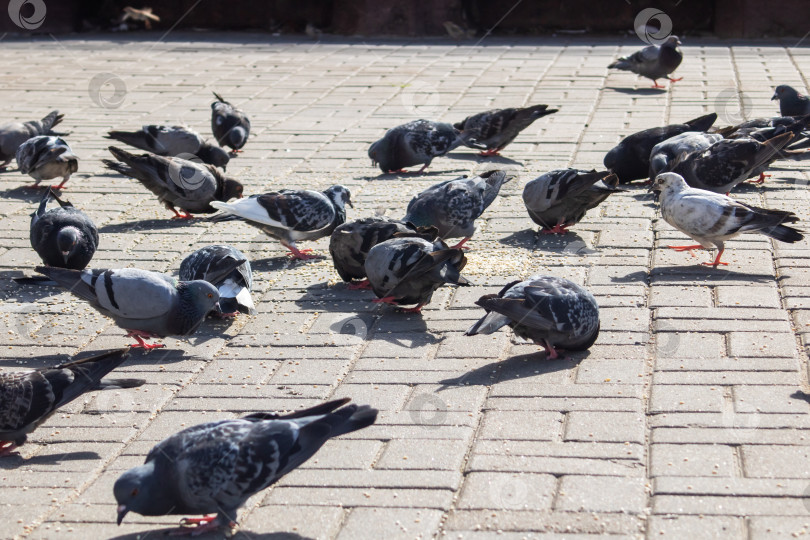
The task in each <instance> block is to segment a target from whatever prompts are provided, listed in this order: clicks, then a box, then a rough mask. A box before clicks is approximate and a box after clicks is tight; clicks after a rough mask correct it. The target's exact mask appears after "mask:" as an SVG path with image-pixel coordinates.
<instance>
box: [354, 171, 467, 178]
mask: <svg viewBox="0 0 810 540" xmlns="http://www.w3.org/2000/svg"><path fill="white" fill-rule="evenodd" d="M468 172H470V171H469V170H467V169H443V170H441V171H425V172H419V171H418V170H416V171H405V172H403V173H398V172H394V173H380V174H378V175H377V176H365V177H363V178H364V179H367V180H401V179H403V178H425V179H427V178H430V177H431V176H433V175H437V174H452V173H461V174H465V173H468Z"/></svg>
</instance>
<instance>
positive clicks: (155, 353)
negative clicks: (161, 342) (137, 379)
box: [126, 347, 199, 365]
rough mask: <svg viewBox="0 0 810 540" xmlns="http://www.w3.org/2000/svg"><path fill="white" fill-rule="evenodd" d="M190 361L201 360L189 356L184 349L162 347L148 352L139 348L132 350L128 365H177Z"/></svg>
mask: <svg viewBox="0 0 810 540" xmlns="http://www.w3.org/2000/svg"><path fill="white" fill-rule="evenodd" d="M189 359H196V360H199V357H198V356H194V355H193V354H189V353H187V352H186V351H184V350H183V349H173V348H170V347H161V348H160V349H151V350H148V351H146V350H144V349H141V348H138V349H130V351H129V358H127V361H126V365H141V364H150V365H151V364H176V363H177V362H183V361H185V360H189Z"/></svg>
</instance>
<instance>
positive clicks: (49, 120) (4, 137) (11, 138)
mask: <svg viewBox="0 0 810 540" xmlns="http://www.w3.org/2000/svg"><path fill="white" fill-rule="evenodd" d="M63 117H64V115H63V114H59V111H51V112H50V113H49V114H48V116H46V117H45V118H43V119H42V120H32V121H30V122H10V123H8V124H3V125H2V126H0V161H2V163H0V169H2V168H5V166H6V165H8V164H9V163H11V160H12V159H14V157H15V156H16V155H17V149H18V148H19V147H20V145H21V144H22V143H24V142H25V141H27V140H28V139H30V138H31V137H36V136H37V135H52V132H51V129H52V128H53V127H54V126H55V125H57V124H58V123H59V122H61V121H62V118H63Z"/></svg>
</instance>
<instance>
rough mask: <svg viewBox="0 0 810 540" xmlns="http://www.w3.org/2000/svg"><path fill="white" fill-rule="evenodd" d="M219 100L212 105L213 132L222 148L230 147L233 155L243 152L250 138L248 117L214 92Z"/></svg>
mask: <svg viewBox="0 0 810 540" xmlns="http://www.w3.org/2000/svg"><path fill="white" fill-rule="evenodd" d="M214 97H215V98H217V100H216V101H215V102H213V103H212V104H211V131H212V132H213V133H214V138H215V139H216V140H217V142H218V143H219V144H220V146H229V147H230V148H231V150H233V153H237V152H241V151H242V147H243V146H245V143H246V142H247V140H248V137H249V136H250V120H249V119H248V117H247V115H246V114H245V113H244V112H243V111H242V110H241V109H237V108H236V107H234V106H233V105H231V104H230V103H229V102H227V101H225V100H224V99H222V97H221V96H220V95H219V94H217V93H216V92H214Z"/></svg>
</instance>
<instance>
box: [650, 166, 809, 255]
mask: <svg viewBox="0 0 810 540" xmlns="http://www.w3.org/2000/svg"><path fill="white" fill-rule="evenodd" d="M653 189H654V190H656V191H660V193H661V194H660V197H659V203H660V205H661V215H662V216H663V218H664V220H665V221H666V222H667V223H669V224H670V225H672V226H673V227H675V228H676V229H678V230H679V231H681V232H682V233H684V234H685V235H687V236H688V237H690V238H692V239H693V240H695V241H696V242H698V244H697V245H690V246H667V247H668V248H670V249H674V250H676V251H689V252H691V251H692V250H695V249H712V248H713V247H716V248H717V250H718V251H717V257H716V258H715V259H714V261H713V262H708V263H703V264H704V265H707V266H714V267H717V265H720V264H722V265H727V264H728V263H724V262H720V257H721V256H722V255H723V251H724V250H725V244H724V243H725V241H726V240H729V239H731V238H734V237H735V236H739V235H741V234H745V233H759V234H764V235H765V236H769V237H770V238H774V239H776V240H779V241H780V242H787V243H789V244H793V243H795V242H798V241H799V240H801V239H802V238H804V236H802V234H801V232H800V231H798V230H796V229H794V228H793V227H788V226H787V225H785V223H796V222H798V221H799V218H798V217H796V215H795V214H794V213H793V212H786V211H783V210H768V209H765V208H757V207H756V206H750V205H747V204H745V203H742V202H739V201H735V200H733V199H731V198H729V197H727V196H725V195H721V194H719V193H713V192H711V191H706V190H703V189H696V188H692V187H689V185H688V184H687V183H686V181H685V180H684V179H683V177H682V176H681V175H679V174H676V173H674V172H669V173H663V174H659V175H658V176H657V177H656V178H655V181H654V182H653Z"/></svg>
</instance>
